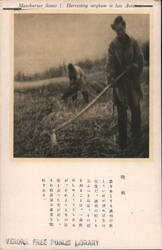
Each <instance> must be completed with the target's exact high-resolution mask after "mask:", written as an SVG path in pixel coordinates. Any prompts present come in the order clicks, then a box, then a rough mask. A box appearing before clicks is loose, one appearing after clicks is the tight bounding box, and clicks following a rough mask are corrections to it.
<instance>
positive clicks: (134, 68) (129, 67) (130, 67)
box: [126, 63, 139, 74]
mask: <svg viewBox="0 0 162 250" xmlns="http://www.w3.org/2000/svg"><path fill="white" fill-rule="evenodd" d="M138 69H139V68H138V64H137V63H131V64H129V65H127V66H126V71H127V72H131V73H132V74H137V73H138Z"/></svg>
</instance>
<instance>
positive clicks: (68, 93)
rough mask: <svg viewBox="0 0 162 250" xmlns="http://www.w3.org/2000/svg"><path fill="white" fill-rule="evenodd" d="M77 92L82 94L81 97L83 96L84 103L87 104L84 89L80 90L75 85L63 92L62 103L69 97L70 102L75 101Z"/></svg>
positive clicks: (87, 95) (87, 100)
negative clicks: (70, 98)
mask: <svg viewBox="0 0 162 250" xmlns="http://www.w3.org/2000/svg"><path fill="white" fill-rule="evenodd" d="M79 90H80V91H81V92H82V95H83V98H84V100H85V102H86V103H88V102H89V94H88V91H87V90H85V89H82V88H81V87H80V86H78V85H77V84H73V85H70V86H69V88H67V90H66V91H65V93H64V95H63V97H62V98H63V100H64V102H67V100H68V98H69V97H72V100H73V101H75V100H76V99H77V96H78V91H79Z"/></svg>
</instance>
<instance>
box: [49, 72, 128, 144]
mask: <svg viewBox="0 0 162 250" xmlns="http://www.w3.org/2000/svg"><path fill="white" fill-rule="evenodd" d="M126 73H127V70H125V71H123V72H122V73H121V74H120V75H119V76H117V77H116V78H115V79H114V82H115V83H117V82H118V80H119V79H120V78H121V77H122V76H124V75H125V74H126ZM111 87H112V85H111V84H110V85H107V86H106V87H105V88H104V89H103V90H102V91H101V92H100V93H99V95H97V96H96V97H95V98H94V99H93V100H92V101H91V102H90V103H89V104H88V105H87V106H86V107H85V108H84V109H82V110H81V111H80V112H79V113H78V114H77V115H76V116H75V117H73V118H72V119H70V120H68V121H67V122H65V123H63V124H62V125H61V126H59V127H58V128H56V129H52V135H51V144H52V146H53V145H56V144H57V138H56V132H57V131H59V130H61V129H63V128H65V127H67V126H68V125H69V124H70V123H72V122H74V121H75V120H76V119H77V118H79V117H80V116H81V115H83V114H84V113H85V112H86V111H87V110H88V109H89V108H90V107H92V105H93V104H95V103H96V102H97V100H98V99H99V98H100V97H101V96H102V95H103V94H104V93H105V92H106V91H107V90H108V89H110V88H111Z"/></svg>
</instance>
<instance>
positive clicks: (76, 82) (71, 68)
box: [62, 63, 89, 103]
mask: <svg viewBox="0 0 162 250" xmlns="http://www.w3.org/2000/svg"><path fill="white" fill-rule="evenodd" d="M68 76H69V83H70V84H69V87H68V88H67V90H66V91H65V93H64V95H63V97H62V98H63V100H64V102H67V100H68V98H69V97H72V100H73V101H75V100H76V99H77V96H78V91H81V92H82V95H83V98H84V100H85V102H86V103H88V102H89V94H88V91H87V89H86V87H87V86H86V77H85V73H84V71H83V70H82V69H81V68H80V67H79V66H77V65H73V64H71V63H69V64H68Z"/></svg>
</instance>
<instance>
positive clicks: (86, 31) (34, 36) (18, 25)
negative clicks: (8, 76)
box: [14, 14, 149, 74]
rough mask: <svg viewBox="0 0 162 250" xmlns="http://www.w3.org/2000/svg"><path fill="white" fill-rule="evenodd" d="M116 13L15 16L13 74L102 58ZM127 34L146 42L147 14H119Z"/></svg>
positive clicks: (111, 34) (113, 35)
mask: <svg viewBox="0 0 162 250" xmlns="http://www.w3.org/2000/svg"><path fill="white" fill-rule="evenodd" d="M116 16H118V14H15V16H14V17H15V18H14V64H15V65H14V68H15V73H17V72H22V73H24V74H35V73H40V72H42V71H45V70H48V69H49V68H52V67H57V66H59V65H63V64H68V63H69V62H72V63H76V62H78V61H82V60H85V59H90V60H95V59H97V58H102V57H104V56H105V55H106V53H107V49H108V46H109V43H110V41H111V40H112V39H113V38H114V37H115V33H114V32H113V30H112V29H111V27H110V25H111V23H112V22H113V20H114V19H115V17H116ZM122 16H123V18H124V19H125V21H126V24H127V33H128V35H130V36H133V37H134V38H135V39H137V40H140V41H141V42H144V41H147V40H149V15H148V14H123V15H122Z"/></svg>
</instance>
